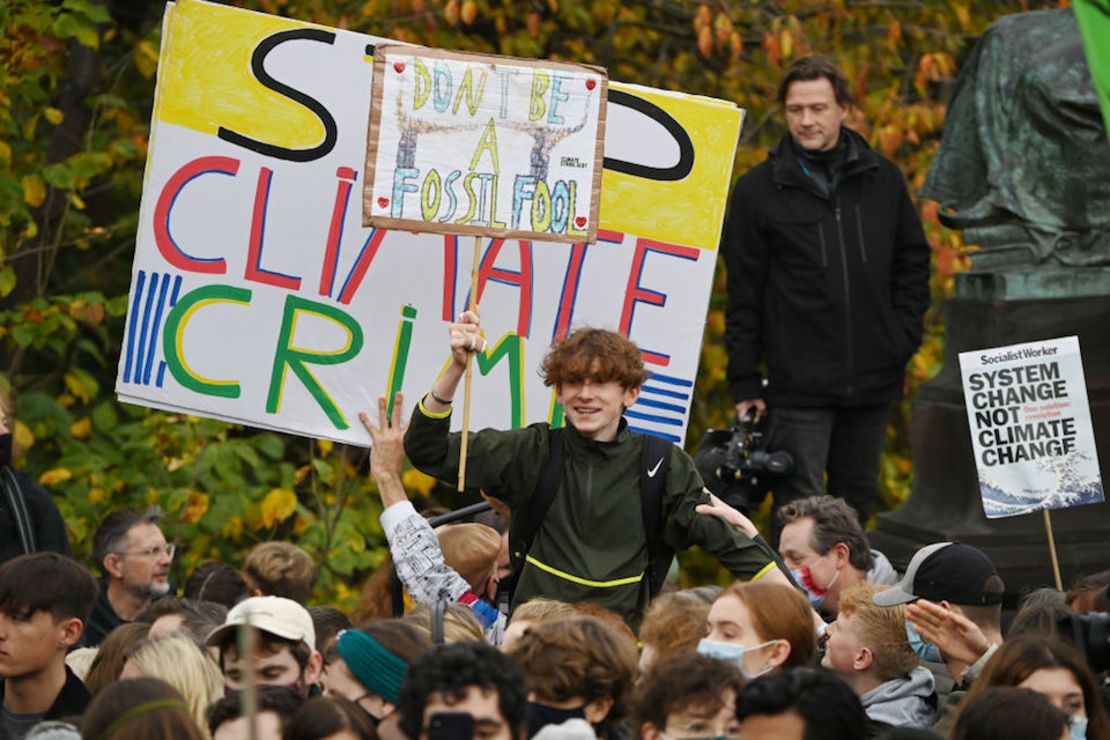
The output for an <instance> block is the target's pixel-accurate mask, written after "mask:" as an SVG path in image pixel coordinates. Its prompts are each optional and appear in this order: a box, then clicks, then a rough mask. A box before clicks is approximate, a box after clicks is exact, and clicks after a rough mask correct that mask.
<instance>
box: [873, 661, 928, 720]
mask: <svg viewBox="0 0 1110 740" xmlns="http://www.w3.org/2000/svg"><path fill="white" fill-rule="evenodd" d="M860 701H861V702H862V703H863V709H864V711H865V712H867V716H868V717H870V718H871V719H873V720H876V721H878V722H885V723H887V724H888V725H893V726H895V727H931V726H932V725H933V723H934V722H936V720H937V695H936V691H934V690H933V674H932V673H931V672H930V671H929V669H928V668H924V667H922V666H918V667H917V668H914V669H913V670H912V671H910V672H909V674H907V675H905V676H902V677H901V678H895V679H893V680H891V681H887V682H886V683H884V684H880V685H878V686H876V687H875V688H873V689H871V690H870V691H868V692H867V693H866V694H864V695H863V696H861V697H860Z"/></svg>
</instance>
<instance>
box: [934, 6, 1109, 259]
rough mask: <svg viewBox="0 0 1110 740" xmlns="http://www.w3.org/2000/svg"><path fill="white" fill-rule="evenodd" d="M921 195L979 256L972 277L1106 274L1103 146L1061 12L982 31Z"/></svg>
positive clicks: (1070, 21) (1073, 35) (1071, 32)
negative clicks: (1101, 269)
mask: <svg viewBox="0 0 1110 740" xmlns="http://www.w3.org/2000/svg"><path fill="white" fill-rule="evenodd" d="M921 194H922V196H924V197H926V198H931V199H934V200H938V201H940V204H941V214H940V220H941V222H942V223H944V224H945V225H946V226H948V227H950V228H954V229H962V230H963V232H964V240H965V241H966V242H967V243H968V244H974V245H977V246H979V247H980V250H981V251H979V252H977V253H976V254H975V256H974V259H973V260H972V262H973V268H972V269H973V272H997V271H1000V270H1003V271H1004V270H1008V269H1021V268H1028V267H1030V266H1034V265H1041V264H1045V263H1048V264H1056V265H1064V266H1074V267H1086V266H1093V265H1110V140H1108V139H1107V135H1106V124H1105V123H1104V122H1103V120H1102V116H1101V113H1100V111H1099V104H1098V96H1097V93H1096V92H1095V88H1094V84H1093V82H1092V80H1091V73H1090V69H1089V67H1088V66H1087V60H1086V57H1085V56H1084V54H1083V44H1082V40H1081V38H1080V35H1079V27H1078V25H1077V24H1076V20H1075V15H1074V13H1073V12H1072V11H1071V10H1070V9H1066V10H1047V11H1038V12H1031V13H1019V14H1016V15H1011V16H1007V17H1005V18H1002V19H1001V20H999V21H998V22H997V23H995V24H994V25H992V26H991V27H990V28H989V29H988V30H987V32H986V33H985V34H984V35H983V37H982V39H980V41H979V43H978V44H977V45H976V46H975V48H974V49H973V50H972V52H971V54H970V55H969V57H968V59H967V60H966V61H965V62H964V63H963V66H962V68H961V70H960V74H959V76H958V77H957V79H956V83H955V88H954V90H953V94H952V99H951V101H950V103H949V106H948V114H947V118H946V120H945V127H944V138H943V140H942V142H941V148H940V151H939V152H938V154H937V156H936V158H935V159H934V161H933V166H932V168H931V169H930V171H929V177H928V179H927V181H926V182H925V187H924V188H923V189H922V193H921Z"/></svg>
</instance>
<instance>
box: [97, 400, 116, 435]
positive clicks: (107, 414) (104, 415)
mask: <svg viewBox="0 0 1110 740" xmlns="http://www.w3.org/2000/svg"><path fill="white" fill-rule="evenodd" d="M92 420H93V424H94V425H95V426H96V428H97V429H99V430H100V431H102V432H110V431H112V430H113V429H115V428H116V425H117V424H118V423H119V414H117V413H116V405H115V403H114V402H113V401H105V402H104V403H101V404H99V405H98V406H97V407H96V408H95V409H93V412H92Z"/></svg>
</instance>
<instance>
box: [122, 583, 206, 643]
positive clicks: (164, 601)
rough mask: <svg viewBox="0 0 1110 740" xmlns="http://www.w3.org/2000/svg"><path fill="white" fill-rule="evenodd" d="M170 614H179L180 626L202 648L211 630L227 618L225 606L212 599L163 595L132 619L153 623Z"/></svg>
mask: <svg viewBox="0 0 1110 740" xmlns="http://www.w3.org/2000/svg"><path fill="white" fill-rule="evenodd" d="M170 615H177V616H180V617H181V626H182V628H183V629H185V630H187V631H188V633H189V636H190V637H192V638H193V642H195V643H197V645H198V646H199V647H201V648H203V647H205V641H206V640H207V639H208V635H209V634H210V633H211V632H212V630H214V629H216V628H217V627H219V626H220V625H221V624H223V623H224V620H225V619H227V607H226V606H224V605H223V604H217V603H215V602H214V601H197V600H196V599H179V598H177V597H176V596H163V597H162V598H160V599H158V600H157V601H154V602H151V603H150V604H149V605H147V607H146V608H145V609H143V610H142V611H141V612H139V613H138V614H137V615H135V619H134V621H136V622H144V623H146V624H154V622H155V621H157V620H158V619H159V618H161V617H166V616H170Z"/></svg>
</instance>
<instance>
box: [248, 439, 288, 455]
mask: <svg viewBox="0 0 1110 740" xmlns="http://www.w3.org/2000/svg"><path fill="white" fill-rule="evenodd" d="M254 446H255V447H257V448H258V451H259V452H261V453H262V454H263V455H265V456H266V457H268V458H270V459H271V460H280V459H281V457H282V455H284V454H285V445H284V443H282V441H281V437H279V436H277V435H276V434H270V433H266V434H259V435H258V436H256V437H255V438H254Z"/></svg>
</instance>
